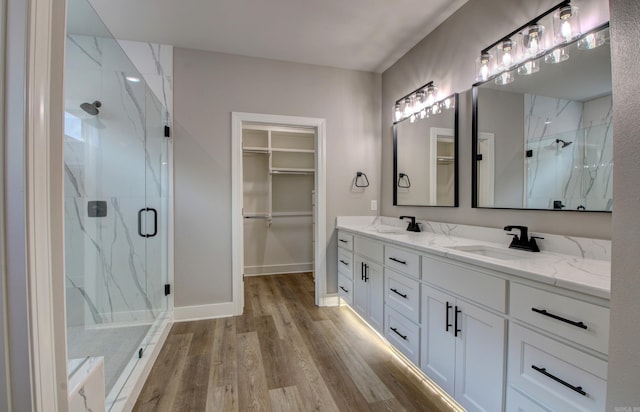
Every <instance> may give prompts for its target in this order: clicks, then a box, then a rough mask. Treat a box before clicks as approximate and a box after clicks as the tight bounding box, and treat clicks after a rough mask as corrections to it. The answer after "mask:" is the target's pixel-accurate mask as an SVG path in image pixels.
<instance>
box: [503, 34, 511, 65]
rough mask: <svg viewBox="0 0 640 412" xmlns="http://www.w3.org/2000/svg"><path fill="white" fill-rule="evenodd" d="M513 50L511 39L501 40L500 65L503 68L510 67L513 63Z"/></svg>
mask: <svg viewBox="0 0 640 412" xmlns="http://www.w3.org/2000/svg"><path fill="white" fill-rule="evenodd" d="M512 50H513V42H512V41H511V40H505V41H503V42H502V65H503V66H504V68H505V69H508V68H509V67H511V64H512V63H513V56H512V55H511V52H512Z"/></svg>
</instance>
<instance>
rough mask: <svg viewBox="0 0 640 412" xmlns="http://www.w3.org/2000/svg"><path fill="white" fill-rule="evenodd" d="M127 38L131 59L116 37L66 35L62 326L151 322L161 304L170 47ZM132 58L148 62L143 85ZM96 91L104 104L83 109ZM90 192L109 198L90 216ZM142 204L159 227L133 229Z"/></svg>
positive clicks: (92, 195)
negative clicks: (143, 231) (154, 232)
mask: <svg viewBox="0 0 640 412" xmlns="http://www.w3.org/2000/svg"><path fill="white" fill-rule="evenodd" d="M128 43H129V46H130V47H129V48H130V50H129V53H131V56H129V57H131V60H133V61H134V62H135V63H136V65H134V64H132V63H131V61H130V60H129V58H128V56H127V55H126V54H125V53H124V52H123V50H122V48H121V47H120V45H119V44H118V42H116V41H115V40H113V39H108V38H96V37H89V36H82V35H72V34H71V35H67V51H66V59H67V60H66V68H65V71H66V72H65V75H66V82H65V112H66V113H65V159H64V168H65V170H64V172H65V261H66V263H65V265H66V266H65V268H66V273H65V275H66V286H67V323H68V326H81V325H85V326H87V325H96V324H106V323H112V322H118V323H120V322H123V323H135V322H149V321H152V320H153V319H155V318H156V316H157V314H158V313H159V311H161V310H163V309H164V306H163V302H164V300H165V297H164V293H163V292H164V290H163V284H164V283H165V281H166V270H167V268H166V264H163V259H164V258H163V257H166V256H167V251H166V247H167V246H166V245H167V243H166V241H163V240H162V239H163V236H164V238H165V239H166V222H167V210H166V206H164V205H166V204H167V196H168V193H167V187H168V178H169V176H168V152H167V143H166V141H165V138H164V125H165V124H167V123H168V122H169V121H170V113H169V111H168V109H166V108H169V110H170V108H171V106H170V105H169V103H170V102H171V100H172V97H171V96H172V90H171V85H172V81H171V75H172V73H171V72H172V58H171V56H172V49H171V47H170V46H160V45H154V44H147V43H140V44H134V43H135V42H128ZM165 56H166V58H165ZM147 60H148V61H149V62H148V63H146V66H145V65H143V64H142V63H144V62H146V61H147ZM139 65H142V67H143V69H144V70H147V71H148V73H146V74H145V73H142V74H143V75H144V78H145V80H147V79H149V84H148V85H147V84H146V82H145V81H140V82H137V83H136V82H131V81H129V80H127V76H135V77H138V78H140V77H141V73H140V71H139V70H137V67H136V66H139ZM145 67H146V69H145ZM150 67H151V68H154V70H150V69H149V68H150ZM96 100H98V101H100V102H101V104H102V105H101V107H100V108H99V110H100V114H99V115H98V116H91V115H89V114H87V113H86V112H84V111H83V110H82V109H80V105H81V104H82V103H84V102H88V103H91V102H94V101H96ZM91 201H104V202H106V215H105V216H103V217H89V213H88V210H89V202H91ZM144 207H152V208H155V209H157V210H158V214H159V215H158V222H159V223H158V236H156V237H153V238H144V237H141V236H139V234H138V211H139V210H140V209H142V208H144ZM148 220H149V226H152V224H151V223H150V221H151V219H148ZM150 230H151V228H149V231H150Z"/></svg>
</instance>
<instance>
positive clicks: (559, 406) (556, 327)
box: [507, 282, 609, 412]
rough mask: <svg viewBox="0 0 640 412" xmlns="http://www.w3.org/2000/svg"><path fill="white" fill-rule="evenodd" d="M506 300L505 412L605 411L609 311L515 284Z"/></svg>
mask: <svg viewBox="0 0 640 412" xmlns="http://www.w3.org/2000/svg"><path fill="white" fill-rule="evenodd" d="M510 295H511V299H510V302H511V305H510V309H511V315H512V319H513V321H512V322H511V326H510V331H509V353H508V357H509V367H508V372H507V373H508V386H509V390H508V393H507V411H521V410H530V409H533V408H532V407H531V404H533V405H537V406H538V407H539V408H540V410H551V411H562V412H564V411H594V412H595V411H604V410H605V396H606V387H607V383H606V379H607V361H606V358H607V351H608V338H609V309H608V308H606V307H604V306H602V305H599V304H596V303H593V302H589V301H587V300H581V299H576V298H573V297H569V296H565V295H561V294H559V293H554V292H551V291H548V290H542V289H539V288H536V287H531V286H528V285H522V284H519V283H516V282H511V293H510ZM526 405H528V406H527V409H525V407H524V406H526ZM533 410H535V409H533Z"/></svg>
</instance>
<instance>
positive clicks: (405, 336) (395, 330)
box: [389, 326, 407, 340]
mask: <svg viewBox="0 0 640 412" xmlns="http://www.w3.org/2000/svg"><path fill="white" fill-rule="evenodd" d="M389 329H391V330H392V331H393V332H394V333H395V334H396V335H398V336H400V337H401V338H402V339H404V340H407V335H403V334H402V333H400V332H398V329H396V328H394V327H393V326H392V327H390V328H389Z"/></svg>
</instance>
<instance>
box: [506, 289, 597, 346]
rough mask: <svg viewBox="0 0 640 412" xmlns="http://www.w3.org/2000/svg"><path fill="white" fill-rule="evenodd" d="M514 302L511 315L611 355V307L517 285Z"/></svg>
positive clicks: (513, 291) (513, 297)
mask: <svg viewBox="0 0 640 412" xmlns="http://www.w3.org/2000/svg"><path fill="white" fill-rule="evenodd" d="M510 301H511V314H512V315H513V316H514V317H516V318H518V319H520V320H522V321H523V322H527V323H530V324H532V325H535V326H537V327H539V328H541V329H544V330H546V331H549V332H551V333H555V334H556V335H559V336H562V337H563V338H566V339H569V340H572V341H574V342H577V343H579V344H581V345H585V346H588V347H590V348H592V349H595V350H597V351H599V352H602V353H608V351H609V309H608V308H604V307H602V306H598V305H595V304H593V303H588V302H583V301H581V300H577V299H573V298H569V297H566V296H562V295H557V294H555V293H552V292H547V291H544V290H540V289H536V288H532V287H529V286H524V285H520V284H518V283H513V282H512V283H511V299H510Z"/></svg>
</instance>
